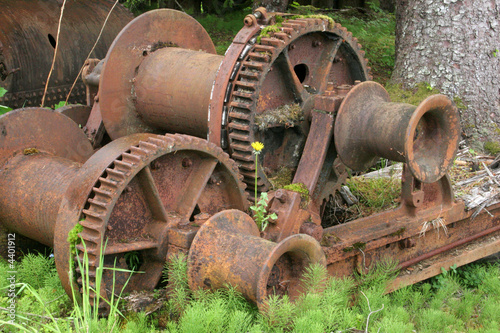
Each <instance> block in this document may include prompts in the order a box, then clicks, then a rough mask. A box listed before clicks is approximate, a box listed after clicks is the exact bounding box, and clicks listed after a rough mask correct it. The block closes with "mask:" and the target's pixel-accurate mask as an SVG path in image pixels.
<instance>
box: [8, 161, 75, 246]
mask: <svg viewBox="0 0 500 333" xmlns="http://www.w3.org/2000/svg"><path fill="white" fill-rule="evenodd" d="M80 167H81V164H79V163H76V162H72V161H70V160H68V159H65V158H61V157H57V156H52V155H48V154H45V153H34V154H33V155H17V156H15V157H13V158H12V159H10V160H9V162H8V164H7V165H5V166H4V167H3V168H2V170H1V171H0V188H2V189H9V191H8V195H2V196H0V216H1V217H2V224H3V225H4V226H5V227H6V228H7V229H9V230H10V231H12V232H18V233H19V234H21V235H24V236H26V237H29V238H31V239H36V240H37V241H39V242H40V243H42V244H44V245H47V246H53V244H54V228H55V222H56V219H57V212H58V210H59V206H60V205H61V201H62V199H63V196H64V193H65V191H66V188H67V186H68V185H69V184H70V183H71V181H72V180H73V179H74V177H75V175H76V174H77V173H78V171H79V169H80Z"/></svg>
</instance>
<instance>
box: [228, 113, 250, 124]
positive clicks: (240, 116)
mask: <svg viewBox="0 0 500 333" xmlns="http://www.w3.org/2000/svg"><path fill="white" fill-rule="evenodd" d="M229 117H231V118H234V119H239V120H246V121H248V122H250V118H251V114H250V113H243V112H229Z"/></svg>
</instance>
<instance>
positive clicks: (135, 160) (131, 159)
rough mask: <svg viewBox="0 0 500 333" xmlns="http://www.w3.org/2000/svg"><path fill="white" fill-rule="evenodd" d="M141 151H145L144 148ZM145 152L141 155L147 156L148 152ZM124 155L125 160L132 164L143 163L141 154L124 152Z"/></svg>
mask: <svg viewBox="0 0 500 333" xmlns="http://www.w3.org/2000/svg"><path fill="white" fill-rule="evenodd" d="M141 151H143V150H141ZM143 152H144V155H141V156H146V155H147V153H146V152H145V151H143ZM122 157H123V161H125V162H128V163H130V164H137V163H141V158H140V157H139V156H136V155H132V154H129V153H123V154H122Z"/></svg>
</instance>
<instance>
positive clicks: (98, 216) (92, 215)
mask: <svg viewBox="0 0 500 333" xmlns="http://www.w3.org/2000/svg"><path fill="white" fill-rule="evenodd" d="M82 213H83V214H85V215H86V216H87V217H90V218H94V219H97V220H102V219H103V218H104V216H105V214H102V213H98V212H94V211H91V210H88V209H84V210H83V211H82Z"/></svg>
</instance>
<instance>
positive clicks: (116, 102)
mask: <svg viewBox="0 0 500 333" xmlns="http://www.w3.org/2000/svg"><path fill="white" fill-rule="evenodd" d="M167 47H171V48H181V49H186V50H194V51H204V52H206V53H208V54H215V53H216V52H215V46H214V44H213V43H212V40H211V39H210V37H209V35H208V33H207V32H206V31H205V29H203V27H202V26H201V24H199V23H198V22H197V21H196V20H195V19H194V18H192V17H191V16H189V15H187V14H185V13H183V12H179V11H176V10H171V9H161V10H154V11H150V12H147V13H145V14H143V15H141V16H139V17H137V18H135V19H134V20H133V21H132V22H130V23H129V24H128V25H127V26H125V28H123V30H122V31H121V32H120V34H118V36H117V37H116V39H115V40H114V42H113V44H112V45H111V47H110V49H109V51H108V54H107V55H106V59H105V64H104V67H103V69H102V73H101V78H100V87H99V103H100V109H101V113H102V119H103V122H104V125H105V127H106V131H107V132H108V134H109V136H110V137H111V138H112V139H116V138H119V137H122V136H124V135H128V134H132V133H145V132H150V133H165V132H164V131H161V130H159V129H157V128H155V127H153V126H150V125H148V124H147V123H146V122H145V121H144V120H143V119H142V118H141V117H140V116H139V115H138V113H137V110H136V107H135V102H134V95H135V93H134V81H135V76H136V74H137V72H136V71H137V69H138V68H139V67H140V65H141V63H142V62H143V61H144V60H145V59H146V58H147V57H148V55H149V54H150V53H154V52H155V51H157V50H160V49H162V48H167ZM155 74H156V75H159V76H161V75H162V73H161V72H160V73H155ZM181 77H182V73H179V79H181ZM149 84H151V85H154V84H155V83H154V82H149ZM193 93H195V92H193ZM166 98H167V99H168V96H167V97H166ZM184 133H185V132H184Z"/></svg>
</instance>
